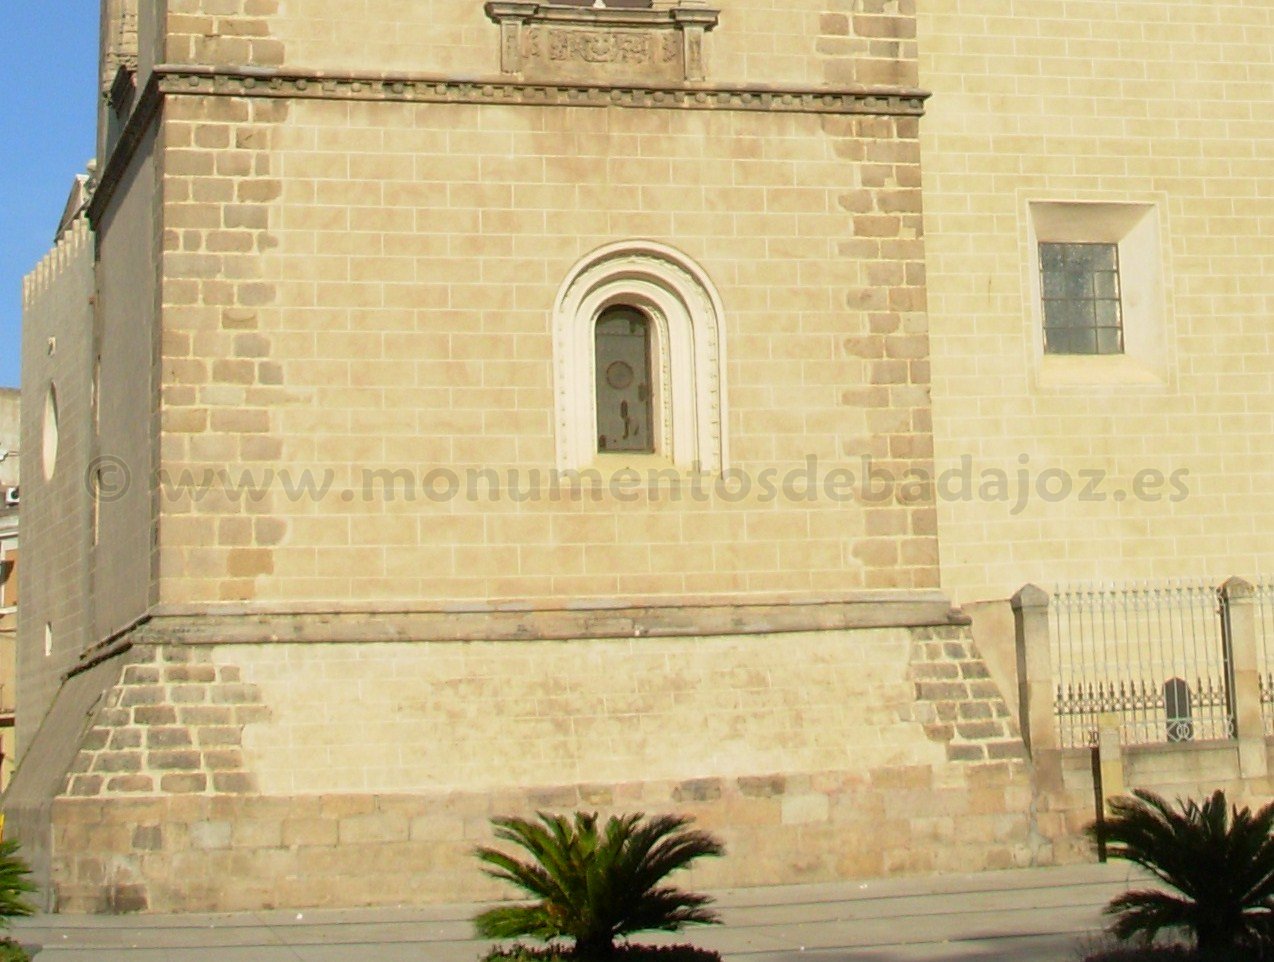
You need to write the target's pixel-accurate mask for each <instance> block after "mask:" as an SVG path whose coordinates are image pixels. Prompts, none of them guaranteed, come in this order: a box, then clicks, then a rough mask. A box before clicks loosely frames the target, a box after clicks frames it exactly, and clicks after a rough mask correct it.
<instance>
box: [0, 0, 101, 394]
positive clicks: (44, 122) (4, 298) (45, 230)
mask: <svg viewBox="0 0 1274 962" xmlns="http://www.w3.org/2000/svg"><path fill="white" fill-rule="evenodd" d="M97 11H98V2H97V0H52V2H45V3H10V4H6V5H5V29H4V30H2V31H0V51H3V63H5V65H6V66H7V67H8V78H7V80H6V82H5V83H4V84H0V143H3V145H4V149H3V155H2V156H0V210H2V211H3V218H2V219H0V386H3V387H14V386H17V384H18V370H19V367H20V364H19V355H20V353H21V336H22V332H21V322H22V276H23V275H24V274H26V273H27V272H28V271H30V270H31V268H32V267H34V266H35V264H36V262H37V261H39V259H40V258H41V257H42V256H43V255H44V253H45V252H46V251H47V250H48V249H49V245H50V243H51V242H52V240H53V232H54V230H56V228H57V221H58V217H59V216H60V215H61V213H62V207H63V205H64V204H65V203H66V197H67V194H68V193H69V192H70V189H71V182H72V181H73V180H74V178H75V175H76V174H77V173H80V172H81V171H83V170H84V166H85V164H86V163H87V162H88V160H89V159H90V158H91V157H92V156H93V143H94V139H95V132H94V124H95V123H96V120H95V117H94V107H93V103H94V98H95V96H96V92H95V87H96V83H95V81H94V76H95V74H96V71H97V65H96V60H97V22H98V13H97Z"/></svg>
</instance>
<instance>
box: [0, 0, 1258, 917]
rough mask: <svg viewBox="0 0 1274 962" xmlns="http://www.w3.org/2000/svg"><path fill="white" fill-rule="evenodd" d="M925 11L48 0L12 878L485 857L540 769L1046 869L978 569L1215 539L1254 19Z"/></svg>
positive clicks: (1243, 416) (1040, 816) (903, 848)
mask: <svg viewBox="0 0 1274 962" xmlns="http://www.w3.org/2000/svg"><path fill="white" fill-rule="evenodd" d="M924 6H925V7H926V9H922V10H920V11H917V10H916V9H915V4H913V3H912V2H911V0H853V2H848V0H845V2H829V0H817V2H812V0H811V2H806V0H801V2H799V3H796V4H792V3H788V4H784V5H781V6H776V5H774V4H772V3H769V2H766V0H722V2H721V3H720V4H718V5H717V6H716V7H710V6H707V5H706V4H704V3H702V2H698V0H682V2H680V3H669V2H661V0H652V2H642V0H630V2H624V3H622V4H620V3H612V4H603V3H601V2H599V3H597V4H582V3H560V4H540V3H522V2H490V3H487V4H486V5H485V6H483V5H482V4H480V3H476V2H474V3H457V2H454V0H447V2H443V0H364V2H361V3H358V4H355V5H353V7H351V5H350V4H349V3H348V2H345V3H340V4H336V3H332V2H329V0H301V2H293V3H287V4H284V3H280V2H279V0H131V2H130V0H106V2H104V5H103V21H102V22H103V55H102V63H103V69H102V77H101V83H102V89H103V95H104V96H103V107H102V117H101V121H100V124H99V129H100V135H99V158H98V161H97V164H96V168H95V170H94V171H93V175H92V182H91V184H90V186H91V188H92V191H91V196H90V197H88V198H87V199H86V200H85V203H84V204H83V207H82V210H81V211H80V213H79V214H77V215H75V216H74V217H73V218H72V220H71V221H70V222H68V224H67V225H65V230H64V231H63V233H62V236H61V239H60V240H59V242H58V245H57V248H56V249H55V250H54V251H53V252H52V253H51V254H50V255H49V258H48V259H47V260H46V261H45V262H44V263H42V264H41V265H40V267H39V268H38V269H37V270H36V271H35V272H34V273H33V274H32V276H31V277H30V278H29V279H28V281H27V285H26V290H25V291H24V294H25V297H24V303H25V305H26V323H25V330H24V392H26V393H27V396H26V397H24V403H23V419H24V424H23V450H24V451H27V452H31V451H38V452H40V455H41V456H39V457H32V456H31V455H30V454H28V456H27V457H26V458H24V461H23V466H24V477H23V482H22V491H23V539H24V543H23V564H22V567H21V577H22V579H23V581H22V592H21V598H22V606H23V607H22V612H21V620H20V626H19V633H20V639H19V691H18V706H17V712H18V752H19V755H20V757H21V762H20V766H19V769H18V772H17V776H16V778H15V781H14V784H13V787H12V788H11V789H10V791H9V793H8V794H7V796H6V800H5V810H6V817H7V821H6V824H7V825H8V826H10V827H11V829H12V831H13V832H15V833H16V834H17V835H18V836H19V837H20V838H22V840H23V842H24V848H25V849H26V850H27V851H28V852H29V853H30V854H31V855H32V856H33V858H34V860H35V863H36V866H37V869H38V872H39V877H40V880H41V882H42V884H43V885H44V887H45V892H46V897H47V899H48V904H49V905H50V906H52V907H56V908H58V909H61V910H64V911H110V910H135V909H148V910H153V911H168V910H188V909H209V910H229V909H246V908H261V907H265V906H302V905H337V904H387V903H400V902H403V901H417V902H420V901H457V900H461V899H466V898H478V897H484V896H487V895H490V894H491V890H490V889H489V888H487V887H486V883H485V882H484V881H483V879H482V877H481V875H480V873H479V872H478V871H477V870H476V867H475V863H474V861H473V859H472V857H471V854H470V853H471V850H472V848H473V847H474V846H475V845H477V844H481V843H482V842H483V841H484V840H485V839H487V837H488V831H489V828H488V819H489V817H490V816H492V815H496V814H509V813H527V812H532V811H536V810H545V809H554V810H562V809H575V808H588V809H597V810H603V811H620V810H629V811H631V810H641V811H668V810H676V811H681V812H686V813H689V814H692V815H694V816H695V817H696V818H697V819H698V820H699V823H700V824H701V825H702V826H703V827H706V828H708V829H710V830H712V831H713V832H715V833H717V834H719V835H720V836H721V837H722V838H723V839H724V840H725V842H726V845H727V848H728V849H729V851H730V857H727V858H726V859H723V860H721V861H720V862H719V863H718V864H715V865H713V866H711V867H708V868H704V869H702V870H700V872H699V876H698V878H697V881H698V882H699V883H700V884H703V885H746V884H762V883H782V882H799V881H822V880H830V879H837V878H848V877H860V876H876V875H884V874H891V873H898V872H923V871H940V870H944V869H945V870H962V871H963V870H969V869H971V868H988V869H989V868H1004V867H1012V866H1021V865H1029V864H1049V863H1051V862H1054V861H1057V860H1063V859H1070V858H1077V857H1082V852H1083V850H1082V845H1081V843H1080V842H1079V841H1078V837H1077V833H1078V829H1079V827H1080V826H1081V825H1082V823H1083V821H1084V820H1085V819H1086V818H1087V817H1090V816H1091V794H1092V792H1091V785H1090V786H1089V788H1088V793H1089V803H1088V809H1087V811H1086V810H1085V809H1084V807H1083V805H1081V804H1078V803H1075V802H1074V797H1070V796H1068V797H1069V798H1070V801H1057V799H1059V798H1061V797H1062V796H1063V795H1065V792H1064V791H1062V789H1061V788H1060V787H1059V785H1060V782H1059V783H1057V784H1054V783H1053V781H1050V778H1049V777H1048V776H1047V773H1048V772H1054V774H1056V777H1057V779H1060V778H1061V777H1062V776H1061V774H1058V773H1060V772H1061V771H1062V769H1063V768H1064V767H1065V766H1062V768H1057V766H1054V768H1049V767H1048V766H1047V765H1045V764H1044V763H1043V761H1042V759H1041V757H1037V756H1038V751H1037V749H1039V748H1040V747H1041V746H1042V745H1043V744H1044V742H1043V740H1042V739H1039V738H1037V739H1036V743H1035V745H1033V746H1032V745H1029V744H1028V743H1029V742H1030V737H1029V735H1030V733H1029V731H1028V732H1026V733H1025V736H1026V737H1024V731H1023V712H1024V711H1025V712H1026V714H1027V715H1028V716H1029V714H1030V711H1029V705H1028V700H1029V699H1027V697H1026V695H1025V694H1024V692H1025V691H1026V690H1027V688H1029V684H1027V682H1028V681H1029V680H1028V679H1027V678H1026V674H1025V672H1026V669H1025V667H1023V664H1022V663H1020V662H1019V661H1018V660H1015V656H1014V650H1015V645H1017V646H1019V647H1020V645H1021V644H1022V642H1021V637H1020V636H1021V635H1022V632H1023V628H1022V625H1023V623H1024V620H1029V617H1028V616H1029V611H1028V614H1027V615H1024V614H1023V611H1024V605H1023V604H1022V596H1021V595H1019V596H1018V599H1017V600H1018V604H1017V605H1016V622H1015V615H1014V607H1013V605H1011V603H1010V600H1009V599H1010V598H1011V597H1012V596H1014V593H1015V592H1017V591H1018V589H1019V588H1021V587H1022V586H1023V585H1025V584H1027V583H1030V582H1037V583H1041V584H1051V583H1055V582H1057V581H1060V580H1066V579H1077V578H1113V577H1143V578H1156V577H1176V576H1181V575H1191V576H1196V575H1197V576H1199V577H1208V578H1215V579H1216V580H1217V581H1218V582H1219V581H1220V580H1221V579H1224V578H1225V577H1229V576H1230V575H1234V574H1239V575H1247V576H1248V577H1255V575H1256V574H1257V573H1259V570H1260V565H1261V564H1262V563H1265V564H1268V561H1269V559H1270V546H1269V545H1270V542H1269V537H1268V534H1269V531H1270V530H1271V526H1270V521H1271V520H1274V517H1272V516H1274V503H1271V499H1270V498H1269V497H1268V495H1267V494H1265V492H1267V491H1268V489H1269V484H1270V482H1271V481H1274V463H1271V460H1270V457H1271V455H1270V451H1271V446H1270V444H1269V441H1270V436H1271V429H1272V427H1274V402H1272V398H1274V363H1272V362H1271V360H1270V351H1269V348H1270V346H1271V345H1270V337H1271V335H1270V324H1269V311H1270V308H1271V306H1272V302H1274V288H1272V287H1271V283H1272V282H1271V281H1270V279H1269V278H1270V277H1271V276H1274V271H1270V269H1269V268H1270V267H1271V266H1272V265H1271V264H1270V257H1269V256H1268V255H1266V254H1264V253H1263V252H1262V248H1261V246H1260V237H1261V233H1262V229H1263V228H1262V225H1265V228H1268V226H1269V221H1270V217H1271V214H1274V208H1272V207H1271V203H1272V202H1271V200H1270V192H1269V191H1268V190H1267V189H1266V188H1268V185H1269V180H1268V175H1266V174H1263V173H1262V172H1261V164H1262V160H1261V156H1262V154H1261V147H1262V144H1264V145H1266V146H1268V144H1269V141H1270V139H1271V137H1272V135H1274V128H1271V126H1270V122H1269V120H1268V119H1267V118H1266V117H1265V113H1267V111H1263V110H1261V109H1258V108H1260V107H1262V106H1266V107H1267V106H1268V102H1269V98H1270V94H1269V91H1270V89H1271V88H1270V85H1269V80H1270V76H1269V74H1270V72H1271V67H1270V62H1271V58H1270V56H1269V54H1270V48H1271V41H1272V39H1274V22H1271V20H1272V18H1271V15H1270V14H1269V12H1268V11H1259V10H1254V9H1248V10H1246V11H1240V10H1238V9H1237V8H1221V7H1217V6H1216V5H1215V4H1210V5H1204V4H1201V3H1200V4H1193V3H1191V4H1185V5H1184V6H1186V7H1188V8H1189V14H1190V15H1189V16H1188V17H1185V19H1184V20H1178V19H1177V15H1176V13H1174V14H1173V16H1172V17H1171V18H1169V16H1168V14H1167V12H1166V11H1165V10H1164V9H1163V6H1164V5H1159V4H1132V3H1116V4H1104V5H1101V6H1100V7H1099V6H1097V5H1093V6H1094V9H1093V10H1092V11H1091V14H1092V19H1091V20H1089V19H1081V18H1080V15H1079V13H1078V12H1077V9H1076V8H1077V5H1076V4H1074V3H1061V2H1046V3H1039V2H1036V3H1033V4H1031V5H1030V7H1031V11H1032V12H1030V13H1029V14H1027V13H1023V12H1022V11H1021V10H1019V9H1018V8H1019V7H1022V6H1023V5H1022V4H1018V3H1014V2H1011V0H1002V2H997V3H992V4H989V5H986V6H988V9H986V10H983V9H979V10H978V11H977V12H976V13H974V12H970V11H969V10H968V9H967V7H968V5H967V4H965V3H963V2H956V0H940V2H937V3H930V4H926V5H924ZM1174 9H1175V6H1174ZM1112 11H1118V12H1119V14H1120V15H1121V16H1123V17H1124V18H1125V19H1126V21H1127V22H1126V24H1124V25H1123V26H1121V27H1118V28H1116V27H1115V26H1113V25H1112V21H1111V20H1110V17H1111V16H1112ZM1187 21H1188V22H1187ZM1221 438H1223V439H1224V444H1222V443H1221ZM1063 489H1065V490H1064V491H1063ZM1090 489H1091V490H1090ZM1083 492H1088V493H1089V494H1092V495H1094V497H1092V498H1087V499H1085V498H1083V497H1080V495H1081V493H1083ZM1096 495H1102V497H1100V498H1098V497H1096ZM1028 600H1029V598H1028ZM957 604H958V605H959V606H961V607H955V605H957ZM1026 608H1027V609H1029V605H1027V606H1026ZM1028 727H1029V726H1028ZM1028 749H1029V750H1028ZM1033 752H1034V753H1035V755H1033V754H1032V753H1033ZM1073 767H1074V766H1072V768H1073ZM1253 771H1254V770H1246V769H1245V774H1247V775H1253ZM1041 772H1044V773H1045V774H1044V775H1041ZM1054 781H1056V779H1054ZM1250 784H1256V783H1255V782H1251V783H1250ZM1050 792H1051V793H1052V794H1050ZM1072 795H1073V796H1074V793H1072ZM1082 795H1083V792H1082V790H1080V791H1079V792H1078V796H1075V797H1081V798H1082ZM1050 799H1052V801H1050Z"/></svg>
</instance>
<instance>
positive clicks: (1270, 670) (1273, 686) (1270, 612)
mask: <svg viewBox="0 0 1274 962" xmlns="http://www.w3.org/2000/svg"><path fill="white" fill-rule="evenodd" d="M1255 587H1256V593H1255V600H1256V605H1255V609H1254V610H1253V612H1252V614H1253V615H1254V616H1255V618H1256V657H1257V659H1258V661H1257V671H1258V672H1260V675H1261V715H1262V717H1263V718H1264V719H1265V734H1266V735H1274V578H1262V579H1260V580H1258V581H1257V582H1256V586H1255Z"/></svg>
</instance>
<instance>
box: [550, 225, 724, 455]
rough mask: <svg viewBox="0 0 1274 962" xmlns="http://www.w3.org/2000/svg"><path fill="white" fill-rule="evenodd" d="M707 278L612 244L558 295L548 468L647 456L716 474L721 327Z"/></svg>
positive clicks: (642, 249)
mask: <svg viewBox="0 0 1274 962" xmlns="http://www.w3.org/2000/svg"><path fill="white" fill-rule="evenodd" d="M722 315H723V312H722V307H721V300H720V298H719V297H718V295H717V293H716V290H715V288H714V287H713V286H712V283H711V281H709V279H708V277H707V274H706V273H705V272H704V271H703V270H702V269H701V268H700V267H699V266H698V265H696V264H695V263H694V262H693V261H691V260H690V259H689V258H687V257H686V256H685V255H684V254H681V253H680V252H679V251H676V250H674V249H672V248H670V247H667V246H665V245H662V244H656V243H653V242H649V241H630V242H625V243H620V244H612V245H609V246H607V247H603V248H602V249H600V250H597V251H594V252H593V253H592V254H590V255H588V256H587V257H585V258H584V259H583V260H582V261H580V263H579V264H577V265H576V266H575V268H574V269H573V270H572V271H571V272H570V274H569V275H568V276H567V279H566V281H565V282H564V283H563V285H562V288H561V290H560V291H559V292H558V298H557V304H556V307H555V310H554V318H553V327H554V331H553V335H554V344H553V361H554V374H555V385H556V409H557V455H558V457H557V461H558V467H559V468H565V469H578V468H582V467H586V466H589V465H593V464H596V463H598V462H600V465H599V466H605V465H612V466H614V465H615V464H616V463H617V459H618V458H620V457H626V458H632V457H634V456H637V455H647V456H656V457H658V458H660V459H662V460H665V461H667V462H670V463H672V464H674V465H676V466H678V467H683V468H687V469H694V468H697V469H699V470H703V471H711V472H717V471H721V470H722V469H723V468H724V466H725V462H726V443H725V437H724V431H723V429H722V425H723V424H724V419H723V408H724V396H725V384H724V371H725V362H724V348H725V344H724V325H723V320H722Z"/></svg>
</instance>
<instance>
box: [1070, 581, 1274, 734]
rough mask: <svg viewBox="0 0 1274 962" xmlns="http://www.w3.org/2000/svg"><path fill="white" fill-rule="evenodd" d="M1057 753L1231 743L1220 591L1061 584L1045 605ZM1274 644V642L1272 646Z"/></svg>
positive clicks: (1192, 586) (1174, 585) (1191, 585)
mask: <svg viewBox="0 0 1274 962" xmlns="http://www.w3.org/2000/svg"><path fill="white" fill-rule="evenodd" d="M1049 612H1050V615H1049V620H1050V630H1051V633H1052V636H1053V638H1052V642H1053V667H1054V671H1055V675H1054V677H1055V679H1056V680H1057V694H1056V702H1055V710H1056V713H1057V720H1058V728H1059V735H1060V738H1061V744H1062V746H1063V747H1072V748H1073V747H1082V746H1087V745H1092V744H1095V742H1096V738H1097V732H1098V730H1099V728H1100V727H1101V726H1102V725H1103V723H1107V724H1111V723H1113V724H1116V725H1118V727H1119V729H1120V737H1121V740H1122V742H1123V743H1124V744H1125V745H1138V744H1150V743H1155V742H1182V741H1191V740H1195V739H1225V738H1233V737H1234V734H1235V727H1234V703H1233V691H1234V679H1233V662H1232V659H1231V657H1230V655H1229V649H1228V643H1227V640H1226V636H1225V632H1224V628H1223V623H1222V608H1221V598H1220V595H1219V593H1218V591H1217V589H1216V588H1214V587H1213V586H1211V585H1207V584H1203V583H1199V582H1169V583H1164V584H1156V585H1149V584H1146V585H1107V586H1065V587H1061V588H1059V589H1058V590H1057V591H1055V592H1054V594H1053V599H1052V602H1051V604H1050V605H1049ZM1272 640H1274V639H1272Z"/></svg>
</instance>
